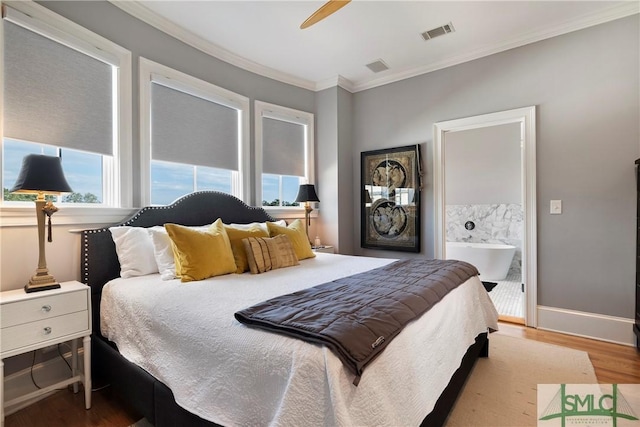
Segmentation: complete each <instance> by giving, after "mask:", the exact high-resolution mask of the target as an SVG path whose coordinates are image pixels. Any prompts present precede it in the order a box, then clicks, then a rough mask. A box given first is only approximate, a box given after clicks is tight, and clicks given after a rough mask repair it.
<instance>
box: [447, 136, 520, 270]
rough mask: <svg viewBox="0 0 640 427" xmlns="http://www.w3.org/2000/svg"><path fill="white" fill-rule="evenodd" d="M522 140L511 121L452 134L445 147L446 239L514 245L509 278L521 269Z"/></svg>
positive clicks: (448, 137)
mask: <svg viewBox="0 0 640 427" xmlns="http://www.w3.org/2000/svg"><path fill="white" fill-rule="evenodd" d="M520 141H521V134H520V124H518V123H511V124H505V125H498V126H489V127H485V128H479V129H470V130H464V131H459V132H451V133H449V134H447V135H446V138H445V144H444V150H445V193H446V196H445V201H446V212H445V214H446V233H447V241H450V242H474V243H504V244H508V245H513V246H515V247H516V248H517V249H516V254H515V255H514V257H513V261H512V263H511V269H510V272H509V273H510V274H521V270H522V269H521V264H522V263H521V259H522V233H523V219H524V213H523V210H522V196H521V194H522V192H521V182H522V178H521V177H522V174H521V162H520V153H521V148H520V147H521V145H520ZM468 222H473V229H471V230H469V229H467V228H465V224H467V223H468Z"/></svg>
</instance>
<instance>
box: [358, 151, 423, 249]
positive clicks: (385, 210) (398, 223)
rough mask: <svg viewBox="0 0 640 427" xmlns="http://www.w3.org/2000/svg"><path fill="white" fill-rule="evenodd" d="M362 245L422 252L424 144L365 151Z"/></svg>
mask: <svg viewBox="0 0 640 427" xmlns="http://www.w3.org/2000/svg"><path fill="white" fill-rule="evenodd" d="M360 162H361V165H360V170H361V179H362V185H361V197H360V206H361V221H360V224H361V233H360V246H361V247H363V248H368V249H383V250H392V251H403V252H420V190H421V189H422V168H421V157H420V145H418V144H416V145H407V146H404V147H396V148H387V149H381V150H374V151H363V152H362V153H361V154H360Z"/></svg>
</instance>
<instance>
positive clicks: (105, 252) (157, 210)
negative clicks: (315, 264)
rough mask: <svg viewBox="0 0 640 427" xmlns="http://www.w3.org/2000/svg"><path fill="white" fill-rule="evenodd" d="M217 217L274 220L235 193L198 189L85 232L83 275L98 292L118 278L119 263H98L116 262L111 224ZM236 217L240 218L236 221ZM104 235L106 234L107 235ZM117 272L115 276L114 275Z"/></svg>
mask: <svg viewBox="0 0 640 427" xmlns="http://www.w3.org/2000/svg"><path fill="white" fill-rule="evenodd" d="M189 203H197V204H196V205H193V206H187V207H185V205H187V204H189ZM217 217H224V218H223V220H224V221H225V222H240V223H243V222H244V223H248V222H254V221H257V222H263V221H275V219H274V218H273V217H271V216H270V215H269V214H268V213H267V212H266V211H265V210H264V209H262V208H260V207H253V206H249V205H247V204H246V203H244V202H243V201H242V200H240V199H238V198H236V197H234V196H231V195H229V194H226V193H221V192H218V191H198V192H195V193H190V194H187V195H185V196H183V197H181V198H180V199H178V200H176V201H175V202H173V203H172V204H170V205H166V206H147V207H144V208H141V209H140V210H139V211H137V212H136V213H134V214H133V215H132V216H131V217H130V218H128V219H126V220H124V221H123V222H121V223H118V224H113V225H110V226H107V227H103V228H99V229H93V230H83V231H82V250H81V252H82V254H81V270H82V271H81V274H80V276H81V277H82V281H83V282H84V283H86V284H88V285H90V286H91V287H92V288H93V287H96V288H97V289H96V291H97V292H100V290H101V289H102V286H103V285H104V282H106V281H108V280H111V279H112V278H113V277H117V275H118V274H119V264H118V271H117V272H116V271H114V268H115V267H114V266H111V265H105V266H102V265H99V264H100V263H101V262H104V263H105V264H113V263H114V261H113V260H114V257H115V260H116V263H117V256H115V250H114V249H113V248H114V246H113V240H112V239H111V234H110V233H109V227H113V226H136V225H137V223H141V224H140V226H141V227H150V226H153V225H162V224H164V223H166V222H176V223H182V222H181V219H183V220H184V221H186V222H190V223H189V224H188V225H202V224H206V223H208V222H213V221H215V220H216V219H217ZM236 218H237V219H238V220H234V219H236ZM167 219H169V220H167ZM194 221H195V222H202V223H201V224H195V223H193V222H194ZM102 233H109V234H108V237H105V238H102V235H101V234H102ZM105 236H107V235H106V234H105ZM96 251H97V253H96ZM92 269H96V270H99V271H98V273H97V276H98V277H92ZM114 274H115V276H113V275H114ZM109 276H113V277H109ZM105 278H106V280H105ZM103 280H104V282H103ZM101 282H103V283H101Z"/></svg>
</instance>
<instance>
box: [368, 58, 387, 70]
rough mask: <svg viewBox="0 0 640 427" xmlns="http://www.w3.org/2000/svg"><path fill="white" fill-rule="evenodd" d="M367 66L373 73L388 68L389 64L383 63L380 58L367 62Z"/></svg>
mask: <svg viewBox="0 0 640 427" xmlns="http://www.w3.org/2000/svg"><path fill="white" fill-rule="evenodd" d="M367 68H368V69H370V70H371V71H373V72H374V73H379V72H381V71H385V70H388V69H389V66H388V65H387V64H385V63H384V61H383V60H382V59H378V60H377V61H373V62H372V63H371V64H367Z"/></svg>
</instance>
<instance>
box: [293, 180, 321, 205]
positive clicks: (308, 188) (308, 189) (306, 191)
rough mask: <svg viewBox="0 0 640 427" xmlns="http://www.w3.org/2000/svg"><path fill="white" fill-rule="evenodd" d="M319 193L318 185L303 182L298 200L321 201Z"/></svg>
mask: <svg viewBox="0 0 640 427" xmlns="http://www.w3.org/2000/svg"><path fill="white" fill-rule="evenodd" d="M319 201H320V199H318V195H317V194H316V187H315V186H314V185H313V184H302V185H301V186H300V189H298V196H297V197H296V202H298V203H300V202H319Z"/></svg>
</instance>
